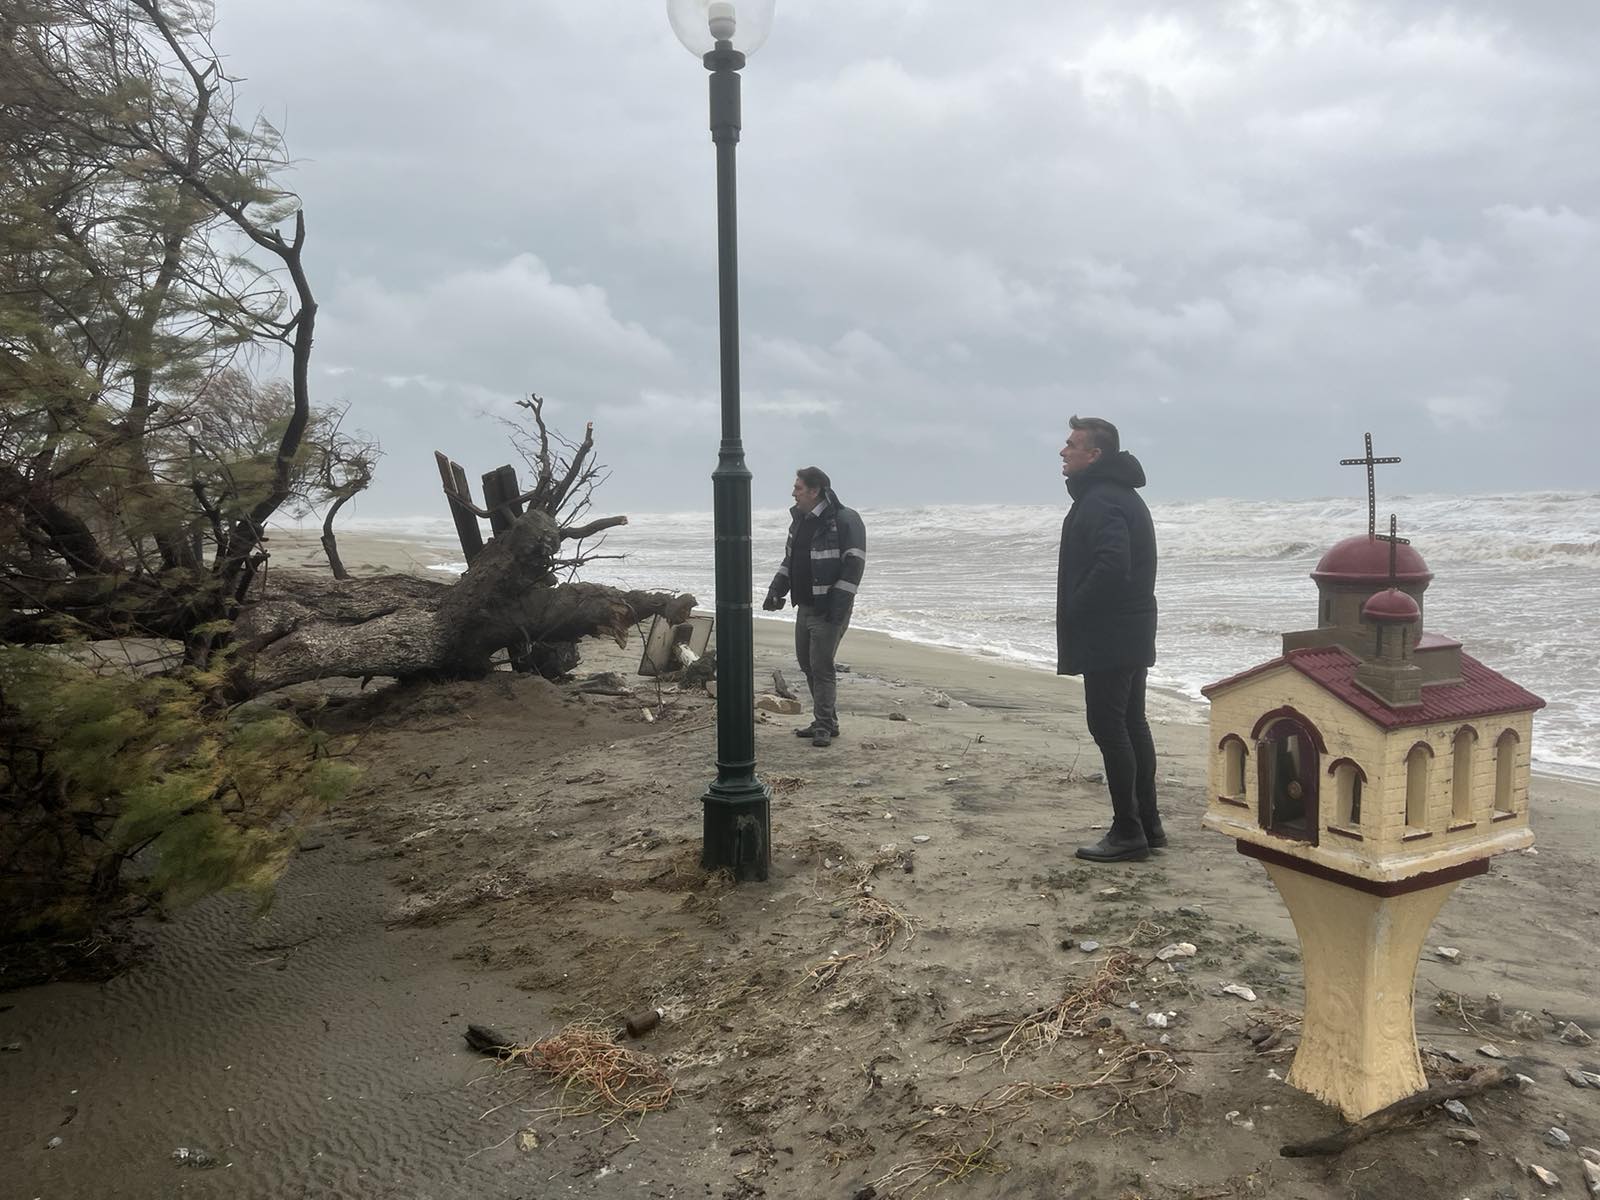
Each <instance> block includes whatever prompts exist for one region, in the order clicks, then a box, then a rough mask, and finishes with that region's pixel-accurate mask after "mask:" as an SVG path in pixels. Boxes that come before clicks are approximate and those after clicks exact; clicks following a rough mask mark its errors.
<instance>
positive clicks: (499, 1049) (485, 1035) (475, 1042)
mask: <svg viewBox="0 0 1600 1200" xmlns="http://www.w3.org/2000/svg"><path fill="white" fill-rule="evenodd" d="M461 1036H462V1037H464V1038H465V1039H466V1041H467V1045H468V1046H470V1047H472V1049H474V1050H476V1051H477V1052H478V1053H479V1054H490V1055H493V1056H494V1057H495V1058H510V1057H511V1055H512V1054H513V1053H514V1052H515V1050H516V1048H517V1043H516V1040H515V1039H514V1038H511V1037H508V1036H507V1035H505V1034H503V1033H501V1032H500V1031H499V1030H498V1029H492V1028H490V1027H489V1026H488V1025H468V1026H467V1031H466V1033H464V1034H462V1035H461Z"/></svg>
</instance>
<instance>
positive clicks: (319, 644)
mask: <svg viewBox="0 0 1600 1200" xmlns="http://www.w3.org/2000/svg"><path fill="white" fill-rule="evenodd" d="M562 541H563V538H562V530H561V529H560V528H559V527H558V526H557V525H556V523H555V521H554V519H553V518H552V517H551V516H550V515H549V514H548V513H546V512H544V511H542V510H540V509H531V510H529V511H528V512H526V513H524V514H523V515H522V516H521V517H518V518H517V519H516V521H515V522H514V523H513V524H512V526H511V527H510V529H508V530H506V531H505V532H503V533H501V534H499V535H498V536H497V537H495V538H494V539H493V540H492V541H491V542H489V544H488V545H486V546H485V547H484V548H483V550H482V552H481V553H479V554H478V555H477V557H476V558H475V559H474V560H473V562H472V564H471V566H470V567H468V569H467V572H466V574H465V575H463V576H462V577H461V578H460V579H459V580H458V581H456V582H455V583H451V584H445V583H439V582H436V581H433V580H428V579H417V578H414V577H412V576H408V575H380V576H376V577H369V578H365V579H350V580H343V581H340V580H333V579H328V578H326V577H323V576H312V575H293V576H289V577H287V578H285V576H284V575H283V574H281V573H280V574H275V575H272V576H271V577H270V578H269V581H268V584H267V585H266V586H265V587H264V588H263V594H262V595H261V596H260V597H259V598H257V599H253V600H252V602H251V603H249V604H247V605H246V606H245V608H244V609H243V611H242V612H241V614H240V617H239V620H238V622H237V625H236V627H235V639H236V641H237V643H238V648H239V651H240V655H239V661H240V664H241V671H242V674H241V675H240V676H239V678H238V679H237V680H236V683H235V690H236V692H238V693H241V694H260V693H262V692H266V691H271V690H273V689H276V688H281V687H287V686H288V685H290V684H293V683H305V682H308V681H311V680H317V679H326V678H330V677H338V676H344V677H349V678H366V677H372V676H380V675H392V676H395V677H397V678H400V679H417V678H444V677H451V678H459V677H462V676H473V675H481V674H483V673H484V672H486V671H488V670H489V669H490V666H491V660H492V658H493V656H494V654H495V652H496V651H498V650H500V649H501V648H502V647H505V646H508V645H513V644H516V643H518V642H519V641H522V642H526V643H528V644H529V646H530V647H531V649H530V655H531V662H530V665H531V666H532V668H533V669H538V670H540V671H541V673H543V674H545V675H549V676H557V675H563V674H566V673H567V672H569V671H570V670H571V669H572V668H573V667H574V666H576V665H577V651H576V643H577V642H578V641H579V640H580V639H582V638H585V637H590V636H596V635H599V636H611V637H615V638H616V639H617V640H618V642H619V644H620V643H622V642H623V641H624V640H625V638H626V636H627V634H628V632H629V631H630V630H631V629H632V628H633V627H634V626H635V625H637V624H638V623H639V622H640V621H641V620H643V619H645V618H646V617H650V616H654V615H657V614H659V615H661V616H662V617H664V618H665V619H667V620H668V621H670V622H672V623H674V624H676V623H678V622H680V621H683V620H686V619H687V618H688V616H689V613H690V610H691V609H693V608H694V605H695V598H694V597H693V596H688V595H673V594H671V593H669V592H637V591H632V592H624V591H618V590H617V589H615V588H610V587H605V586H603V585H601V584H593V583H566V584H560V585H555V586H551V581H552V575H551V571H552V563H554V562H555V561H556V559H557V557H558V555H559V554H560V551H561V544H562Z"/></svg>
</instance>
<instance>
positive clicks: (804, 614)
mask: <svg viewBox="0 0 1600 1200" xmlns="http://www.w3.org/2000/svg"><path fill="white" fill-rule="evenodd" d="M848 628H850V614H849V613H848V612H847V613H845V615H844V620H842V621H840V622H839V623H838V624H835V623H834V622H832V621H830V620H828V619H827V617H825V616H824V615H823V610H821V609H819V608H817V607H815V606H814V605H810V604H797V605H795V609H794V656H795V658H797V659H799V660H800V670H801V671H802V672H803V673H804V674H805V677H806V687H808V688H810V689H811V723H812V724H813V725H814V726H816V727H817V728H818V729H826V730H827V731H828V732H829V733H831V734H833V735H835V736H838V733H839V710H838V699H839V675H838V672H837V671H835V670H834V666H833V655H834V652H835V651H836V650H838V649H839V639H841V638H842V637H844V631H845V630H846V629H848Z"/></svg>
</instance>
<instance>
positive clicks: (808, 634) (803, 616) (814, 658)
mask: <svg viewBox="0 0 1600 1200" xmlns="http://www.w3.org/2000/svg"><path fill="white" fill-rule="evenodd" d="M791 494H792V495H793V496H794V507H793V508H791V509H790V510H789V517H790V520H789V540H788V542H787V544H786V545H785V546H784V548H783V565H782V566H780V567H779V568H778V573H777V574H776V575H775V576H773V578H772V585H771V586H770V587H768V588H767V598H766V600H765V601H764V602H763V603H762V605H761V607H762V608H765V609H768V610H769V611H770V610H772V609H776V608H782V607H783V598H784V596H786V595H788V596H792V597H793V598H794V610H795V611H794V653H795V657H796V658H797V659H799V660H800V670H801V671H803V672H804V673H805V677H806V686H808V687H809V688H810V689H811V716H812V720H811V724H810V725H807V726H806V727H805V728H804V729H797V730H795V733H796V734H797V735H799V736H800V737H805V738H810V739H811V744H812V745H813V746H826V745H828V744H829V743H830V742H831V741H832V740H833V739H834V738H836V737H838V736H839V711H838V694H839V693H838V674H837V672H836V668H835V667H834V664H833V656H834V653H835V652H836V651H837V650H838V649H839V639H840V638H842V637H844V631H845V630H846V629H848V628H849V627H850V610H851V609H852V608H853V607H854V606H855V599H856V589H857V588H858V587H860V586H861V576H862V574H863V572H865V571H866V569H867V527H866V525H865V524H863V523H862V520H861V514H859V513H858V512H856V510H855V509H853V508H846V507H845V506H844V505H843V504H840V503H839V497H838V496H837V495H836V494H835V493H834V490H833V484H832V482H831V481H830V480H829V479H828V476H827V473H826V472H824V471H821V470H818V469H817V468H816V467H801V468H800V470H799V471H797V472H796V473H795V479H794V491H793V492H792V493H791Z"/></svg>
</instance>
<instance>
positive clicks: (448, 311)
mask: <svg viewBox="0 0 1600 1200" xmlns="http://www.w3.org/2000/svg"><path fill="white" fill-rule="evenodd" d="M1584 8H1585V6H1582V5H1567V4H1557V3H1513V2H1511V0H1506V2H1504V3H1498V4H1495V3H1476V4H1461V5H1453V6H1441V5H1437V4H1422V3H1413V4H1406V3H1395V2H1390V3H1339V2H1337V0H1317V2H1314V3H1313V2H1310V0H1301V2H1290V0H1276V2H1275V0H1241V2H1239V3H1217V4H1208V3H1187V4H1181V5H1178V4H1167V5H1137V4H1125V3H1116V4H1112V3H1103V4H1081V5H1061V4H1058V3H1053V2H1044V0H1038V2H1032V3H1029V2H1019V3H1013V4H1007V5H982V6H979V5H957V4H950V3H937V4H936V3H932V2H929V0H923V2H915V0H913V2H906V0H900V2H897V3H887V2H873V0H856V2H852V3H845V2H844V0H806V2H802V0H779V2H778V8H777V17H776V21H775V23H774V28H773V32H772V36H771V39H770V41H769V42H768V44H767V46H766V47H765V48H763V49H762V51H761V52H760V53H759V54H757V55H755V56H754V57H753V58H752V59H751V62H750V65H749V66H748V68H747V69H746V71H745V84H744V140H743V142H742V143H741V147H740V176H739V186H740V214H739V215H740V235H741V242H740V259H741V289H742V301H743V306H742V314H741V315H742V324H743V335H744V336H743V351H744V357H743V376H744V379H743V383H744V436H745V441H746V447H747V452H748V455H749V459H750V464H751V468H752V470H753V471H754V472H755V477H756V502H757V504H758V505H760V506H774V507H775V506H778V505H781V504H783V503H785V502H786V498H787V491H788V484H789V482H790V479H791V476H792V469H793V468H794V467H795V466H796V465H800V464H803V463H812V462H815V463H818V464H821V465H823V466H825V467H826V468H827V469H828V470H829V471H830V472H831V473H832V474H833V475H834V477H835V479H836V480H837V481H838V482H839V486H840V490H841V492H844V493H846V495H847V497H848V498H849V499H850V500H851V501H852V502H853V503H860V504H868V505H886V504H897V505H903V504H919V503H939V502H962V503H979V502H1042V503H1050V502H1053V501H1055V500H1057V499H1058V498H1059V497H1060V478H1059V472H1058V464H1057V462H1056V460H1055V457H1054V455H1055V450H1056V449H1057V447H1058V446H1059V444H1060V441H1061V438H1062V433H1063V428H1064V422H1065V419H1066V417H1067V415H1068V414H1070V413H1072V412H1080V413H1089V412H1096V413H1100V414H1102V415H1105V416H1108V417H1110V418H1112V419H1113V420H1116V421H1117V422H1118V423H1119V424H1120V425H1121V426H1122V427H1123V429H1124V436H1125V441H1126V443H1127V444H1128V445H1129V447H1130V448H1132V449H1134V450H1135V451H1136V452H1137V453H1139V454H1140V456H1141V457H1142V458H1143V459H1144V460H1145V462H1146V466H1147V468H1148V469H1149V472H1150V475H1151V477H1152V495H1155V496H1160V497H1166V498H1177V497H1194V496H1204V495H1248V496H1304V495H1318V494H1328V493H1335V492H1348V491H1349V490H1350V489H1351V487H1352V486H1354V484H1353V483H1352V480H1351V479H1350V478H1349V472H1340V470H1339V468H1338V467H1337V466H1336V460H1337V459H1338V458H1339V457H1341V456H1344V455H1347V454H1353V453H1357V452H1358V451H1359V444H1360V434H1361V432H1362V431H1363V430H1365V429H1372V430H1373V431H1374V433H1375V435H1376V436H1377V438H1378V442H1379V447H1380V451H1381V452H1386V453H1399V454H1401V455H1403V456H1404V457H1405V458H1406V460H1407V465H1406V466H1405V467H1404V468H1402V476H1401V477H1399V478H1395V477H1391V486H1392V487H1394V486H1399V487H1403V488H1404V489H1405V490H1410V491H1447V492H1454V491H1477V492H1481V491H1491V490H1492V491H1501V490H1531V489H1539V488H1546V487H1591V488H1592V487H1594V486H1595V479H1596V474H1595V471H1594V468H1593V467H1592V465H1591V459H1592V454H1591V453H1590V451H1589V450H1588V447H1587V443H1588V442H1589V441H1590V440H1591V438H1592V436H1593V435H1594V434H1596V433H1597V432H1600V418H1597V417H1596V416H1595V415H1594V414H1595V411H1596V400H1597V396H1596V394H1595V393H1596V387H1597V385H1596V382H1595V381H1596V379H1597V378H1600V349H1597V346H1600V341H1597V339H1596V338H1595V337H1594V336H1593V334H1592V331H1591V327H1592V322H1593V316H1592V314H1593V313H1594V312H1596V311H1597V310H1600V155H1597V154H1596V152H1595V151H1596V147H1595V145H1594V138H1595V135H1594V130H1595V129H1596V128H1600V73H1597V72H1595V71H1594V70H1593V69H1592V64H1593V63H1594V62H1596V61H1600V22H1595V21H1594V20H1592V18H1589V17H1585V16H1584V14H1583V12H1582V10H1583V9H1584ZM217 17H218V24H217V29H216V33H215V40H216V42H217V45H218V47H219V49H221V50H222V51H223V52H224V54H226V55H227V56H228V62H229V66H230V68H231V69H232V70H233V71H234V72H235V73H236V74H237V75H239V76H241V77H243V79H244V83H243V84H242V88H241V91H242V99H243V102H244V104H245V105H246V107H248V108H259V109H260V110H261V111H262V112H263V113H264V114H265V115H267V116H268V117H269V118H270V119H272V120H274V121H275V122H276V123H279V124H280V125H282V127H283V128H284V129H285V130H286V133H287V135H288V138H289V142H290V148H291V150H292V152H293V153H294V154H295V155H296V156H297V158H298V159H299V160H300V161H299V165H298V166H297V168H296V170H295V172H294V174H293V176H292V179H291V181H290V182H291V183H292V186H293V187H295V189H296V190H297V191H298V192H299V193H300V194H301V195H302V197H303V198H304V201H305V206H306V211H307V217H308V222H309V226H310V235H311V242H310V247H309V249H308V252H307V262H308V265H309V266H310V269H311V270H312V272H313V278H314V283H315V286H316V288H317V291H318V296H319V300H320V302H321V318H320V324H319V337H318V343H317V348H316V370H317V375H316V392H317V396H318V398H319V399H320V400H322V401H324V402H348V403H349V404H350V405H351V406H352V416H351V418H350V419H351V421H352V423H353V424H356V425H359V426H361V427H362V428H365V429H367V430H369V431H371V432H373V433H375V434H376V435H378V436H379V437H380V439H381V440H382V441H383V443H384V446H385V448H386V450H387V451H388V458H387V460H386V462H385V464H384V466H383V469H382V474H381V475H380V479H379V482H378V484H377V485H375V487H374V490H373V492H372V494H371V495H370V496H369V497H367V498H365V499H364V501H363V511H364V513H365V514H366V515H399V514H407V513H424V512H427V513H432V512H434V511H435V510H436V509H439V507H440V506H439V502H438V500H437V498H436V497H435V495H434V491H435V485H434V484H433V483H432V482H431V481H432V479H433V478H434V473H433V468H432V464H431V461H430V452H431V451H432V450H433V449H435V448H437V449H443V450H446V451H447V452H449V453H450V454H452V455H453V456H454V457H456V458H457V459H459V460H461V461H462V462H464V463H466V464H467V465H468V466H469V468H470V469H472V470H475V471H476V470H486V469H488V468H489V467H492V466H494V465H497V464H498V463H500V462H503V461H505V460H506V459H507V457H508V448H507V446H506V443H505V439H504V431H503V430H502V429H501V427H500V426H499V425H498V424H497V423H496V421H495V420H494V418H496V417H512V418H513V419H514V418H515V416H516V414H517V413H518V411H519V410H517V409H516V408H515V407H514V402H515V400H516V399H517V398H518V397H519V396H521V395H524V394H525V393H527V392H528V391H537V392H538V393H539V394H541V395H543V396H545V397H546V398H547V400H548V401H549V403H550V412H551V415H552V418H553V419H554V420H555V421H556V422H557V423H559V424H560V425H562V426H563V427H565V428H566V429H568V430H569V431H571V432H574V433H576V432H581V428H582V424H583V422H584V421H586V420H590V419H592V420H594V421H595V422H596V436H597V441H598V445H599V448H600V451H601V456H602V458H603V459H604V461H606V462H607V463H609V464H610V466H611V467H612V469H613V476H612V479H611V481H610V482H609V483H608V485H607V491H606V492H605V494H604V499H603V500H602V507H605V508H608V509H623V510H625V509H627V508H630V507H632V508H635V509H645V510H657V511H659V510H665V509H686V508H696V507H701V506H704V505H706V504H707V503H708V502H709V495H710V484H709V478H708V477H709V473H710V470H711V468H712V466H713V465H714V463H715V456H716V446H717V438H718V428H719V418H718V381H717V374H716V371H717V324H716V321H717V314H716V308H715V301H716V263H715V257H714V255H715V206H714V191H713V183H714V170H713V156H712V148H711V145H710V140H709V134H708V133H707V130H706V83H705V72H704V70H703V69H702V68H701V67H700V66H699V65H698V64H697V63H696V62H695V61H694V60H693V59H692V58H691V57H690V56H689V55H688V54H687V53H685V52H684V50H683V49H682V47H681V46H679V45H678V43H677V42H676V40H675V39H674V38H673V36H672V33H671V31H670V29H669V27H668V25H667V21H666V15H665V6H664V5H663V4H660V3H657V2H655V0H626V2H624V0H585V2H583V3H575V2H568V3H565V4H559V5H558V4H553V3H548V2H546V0H516V2H515V3H512V2H510V0H468V2H467V3H463V4H457V5H436V4H432V3H421V2H419V0H410V2H398V3H397V2H394V0H389V2H386V3H383V4H378V3H374V2H364V0H341V3H339V4H336V5H325V4H312V3H309V2H308V0H287V2H286V3H279V4H275V5H271V6H263V5H254V4H245V3H243V2H242V0H218V11H217Z"/></svg>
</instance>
